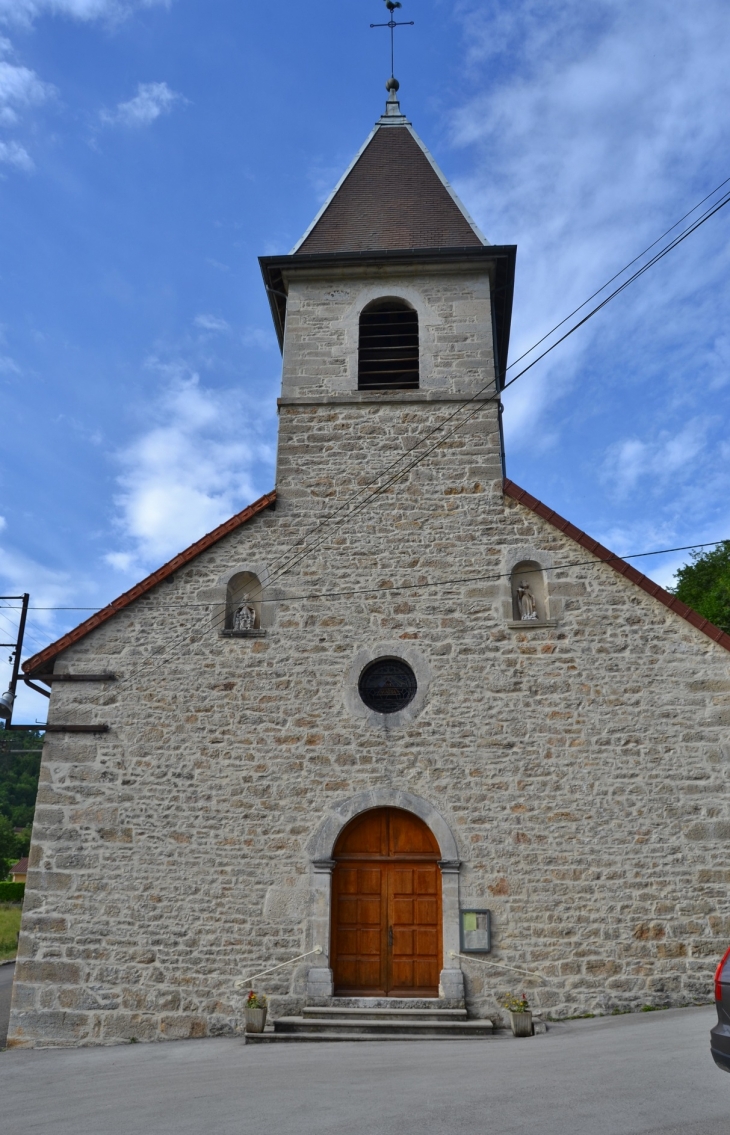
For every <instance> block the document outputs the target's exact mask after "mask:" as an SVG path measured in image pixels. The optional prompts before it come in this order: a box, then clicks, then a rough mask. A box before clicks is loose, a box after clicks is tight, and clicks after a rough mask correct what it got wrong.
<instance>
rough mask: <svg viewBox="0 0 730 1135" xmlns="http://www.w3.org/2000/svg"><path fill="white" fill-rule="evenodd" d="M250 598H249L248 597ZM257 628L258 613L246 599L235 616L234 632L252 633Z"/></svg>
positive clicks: (237, 609)
mask: <svg viewBox="0 0 730 1135" xmlns="http://www.w3.org/2000/svg"><path fill="white" fill-rule="evenodd" d="M246 598H248V597H246ZM255 626H256V612H255V610H254V609H253V607H251V606H250V604H248V603H247V602H246V599H244V601H243V603H241V605H240V607H237V608H236V612H235V614H234V616H233V629H234V631H252V630H253V629H254V627H255Z"/></svg>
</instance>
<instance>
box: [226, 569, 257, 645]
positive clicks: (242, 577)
mask: <svg viewBox="0 0 730 1135" xmlns="http://www.w3.org/2000/svg"><path fill="white" fill-rule="evenodd" d="M260 626H261V583H260V581H259V579H258V576H256V575H254V574H253V572H250V571H240V572H238V573H237V574H236V575H234V576H233V577H232V578H231V579H230V580H229V582H228V589H227V593H226V630H229V631H237V632H238V633H239V634H244V633H246V632H247V631H255V630H258V629H259V628H260Z"/></svg>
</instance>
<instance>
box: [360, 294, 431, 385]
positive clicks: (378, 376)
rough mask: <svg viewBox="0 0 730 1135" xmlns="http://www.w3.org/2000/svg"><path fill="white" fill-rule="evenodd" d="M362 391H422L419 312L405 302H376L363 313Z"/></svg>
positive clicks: (361, 347) (361, 329)
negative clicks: (419, 373)
mask: <svg viewBox="0 0 730 1135" xmlns="http://www.w3.org/2000/svg"><path fill="white" fill-rule="evenodd" d="M357 385H358V389H359V390H415V389H417V388H418V312H416V311H414V310H413V308H412V307H409V306H408V304H407V303H404V302H403V300H395V299H383V300H374V301H373V303H369V304H368V305H367V307H365V308H363V310H362V312H361V314H360V354H359V361H358V375H357Z"/></svg>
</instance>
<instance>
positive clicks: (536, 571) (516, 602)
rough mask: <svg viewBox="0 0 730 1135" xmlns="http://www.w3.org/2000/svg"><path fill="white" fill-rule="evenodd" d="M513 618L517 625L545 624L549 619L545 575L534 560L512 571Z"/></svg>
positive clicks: (526, 561) (524, 562) (523, 562)
mask: <svg viewBox="0 0 730 1135" xmlns="http://www.w3.org/2000/svg"><path fill="white" fill-rule="evenodd" d="M511 582H512V617H513V619H514V621H515V622H516V623H544V622H546V621H547V618H548V610H547V594H546V588H545V573H544V571H543V569H542V568H541V567H540V565H539V564H538V563H536V562H535V561H534V560H523V561H522V562H521V563H519V564H517V565H516V566H515V567H514V568H513V569H512V579H511Z"/></svg>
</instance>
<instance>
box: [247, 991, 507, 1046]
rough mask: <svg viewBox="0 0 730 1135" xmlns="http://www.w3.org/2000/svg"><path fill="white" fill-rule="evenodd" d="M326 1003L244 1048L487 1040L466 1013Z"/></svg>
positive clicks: (284, 1020) (427, 1006)
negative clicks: (317, 1043) (304, 1043)
mask: <svg viewBox="0 0 730 1135" xmlns="http://www.w3.org/2000/svg"><path fill="white" fill-rule="evenodd" d="M372 1000H373V1003H372V1004H364V1001H365V999H364V998H357V999H355V998H342V1003H337V1002H336V999H334V998H333V999H332V1000H331V1002H330V1004H328V1005H324V1006H322V1005H306V1006H305V1007H304V1009H302V1012H301V1015H300V1016H291V1017H279V1018H278V1019H277V1020H275V1021H274V1022H273V1029H268V1030H267V1031H266V1032H263V1033H247V1034H246V1041H247V1043H249V1044H271V1043H273V1042H279V1041H281V1042H284V1043H287V1042H288V1043H292V1042H297V1041H370V1040H409V1041H410V1040H463V1039H464V1038H467V1037H468V1038H470V1039H475V1038H477V1037H479V1038H483V1037H488V1036H492V1035H493V1034H494V1025H493V1024H492V1022H491V1021H489V1020H472V1021H470V1020H467V1014H466V1009H450V1008H441V1007H439V1002H438V1001H437V1000H436V999H432V1000H429V1001H427V1002H417V1001H410V1002H407V1001H406V1002H405V1003H404V1001H402V1000H398V1001H396V1000H395V999H392V1000H391V1001H389V999H387V998H381V999H378V1000H376V999H374V998H373V999H372Z"/></svg>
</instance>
